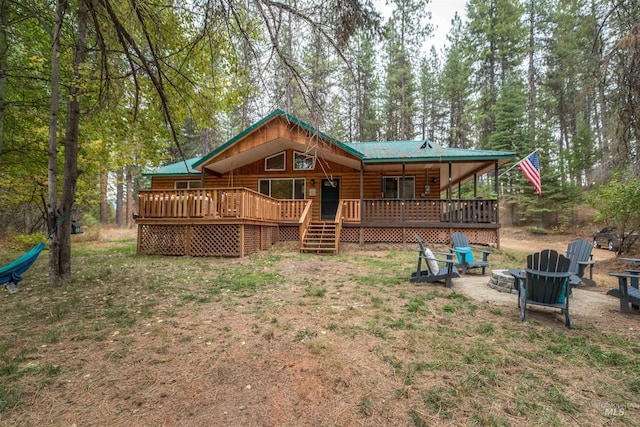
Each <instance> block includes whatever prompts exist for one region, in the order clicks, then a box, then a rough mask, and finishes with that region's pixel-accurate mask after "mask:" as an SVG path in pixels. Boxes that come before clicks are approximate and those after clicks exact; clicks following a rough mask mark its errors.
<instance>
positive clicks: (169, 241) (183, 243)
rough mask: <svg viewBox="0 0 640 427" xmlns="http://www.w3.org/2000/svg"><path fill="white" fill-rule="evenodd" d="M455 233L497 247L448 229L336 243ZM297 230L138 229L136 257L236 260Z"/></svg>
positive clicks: (484, 236) (491, 240)
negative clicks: (208, 257)
mask: <svg viewBox="0 0 640 427" xmlns="http://www.w3.org/2000/svg"><path fill="white" fill-rule="evenodd" d="M455 231H460V232H462V233H464V234H465V235H466V236H467V237H468V238H469V241H470V242H471V243H474V244H486V245H494V244H497V243H498V232H499V231H498V230H497V229H473V228H465V229H449V228H417V227H409V228H403V227H363V228H362V230H361V229H360V228H359V227H343V228H342V231H341V234H340V241H341V242H345V243H360V241H361V237H360V236H361V235H362V243H413V242H415V235H416V234H417V235H419V236H420V237H421V238H422V240H424V241H425V242H427V243H437V244H444V245H447V244H449V240H450V238H451V234H452V233H453V232H455ZM298 239H299V229H298V227H297V226H291V227H287V226H282V227H277V226H262V225H248V224H218V225H213V224H197V225H157V224H139V225H138V242H139V245H138V253H141V254H147V255H191V256H218V257H240V256H244V255H248V254H252V253H255V252H258V251H261V250H264V249H268V248H269V247H271V245H273V244H274V243H277V242H278V241H298Z"/></svg>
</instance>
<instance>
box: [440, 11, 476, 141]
mask: <svg viewBox="0 0 640 427" xmlns="http://www.w3.org/2000/svg"><path fill="white" fill-rule="evenodd" d="M452 24H453V26H452V30H451V32H450V34H449V35H448V36H447V38H448V39H449V42H450V43H451V45H450V46H449V48H448V49H447V50H446V56H445V63H444V66H443V70H442V73H441V78H440V86H441V88H442V99H443V100H444V102H445V111H446V118H445V125H446V127H447V135H446V136H445V140H446V142H447V144H448V145H449V146H450V147H454V148H470V147H471V135H470V133H471V129H470V121H471V120H470V117H469V110H470V98H471V93H472V87H471V84H470V78H471V73H472V67H471V60H470V59H469V56H468V55H467V54H466V51H465V49H464V38H463V37H464V35H463V29H462V22H461V20H460V16H459V15H458V14H457V13H456V15H455V16H454V18H453V20H452Z"/></svg>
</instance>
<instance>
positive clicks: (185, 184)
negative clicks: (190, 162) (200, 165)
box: [173, 181, 202, 190]
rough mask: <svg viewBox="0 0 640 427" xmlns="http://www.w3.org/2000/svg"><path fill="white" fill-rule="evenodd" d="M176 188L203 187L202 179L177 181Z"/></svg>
mask: <svg viewBox="0 0 640 427" xmlns="http://www.w3.org/2000/svg"><path fill="white" fill-rule="evenodd" d="M173 186H174V188H175V189H176V190H182V189H186V188H202V184H201V183H200V181H176V182H174V184H173Z"/></svg>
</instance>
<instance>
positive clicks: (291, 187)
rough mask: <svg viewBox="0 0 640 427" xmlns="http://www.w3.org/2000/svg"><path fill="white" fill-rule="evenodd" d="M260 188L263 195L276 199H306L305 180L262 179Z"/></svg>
mask: <svg viewBox="0 0 640 427" xmlns="http://www.w3.org/2000/svg"><path fill="white" fill-rule="evenodd" d="M258 188H259V189H260V192H261V193H262V194H266V195H267V196H271V197H273V198H274V199H304V193H305V179H304V178H296V179H290V178H281V179H261V180H259V181H258Z"/></svg>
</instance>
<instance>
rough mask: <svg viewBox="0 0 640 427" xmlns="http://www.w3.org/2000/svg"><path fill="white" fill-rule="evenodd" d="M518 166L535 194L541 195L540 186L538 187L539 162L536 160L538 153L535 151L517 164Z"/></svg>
mask: <svg viewBox="0 0 640 427" xmlns="http://www.w3.org/2000/svg"><path fill="white" fill-rule="evenodd" d="M518 166H519V167H520V169H521V170H522V172H523V173H524V176H526V177H527V179H528V180H529V182H531V184H532V185H533V186H534V188H535V189H536V192H537V193H538V194H539V195H542V186H541V185H540V161H539V160H538V153H536V152H535V151H534V152H533V153H531V154H529V156H528V157H527V158H526V159H524V160H523V161H521V162H520V163H518Z"/></svg>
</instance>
